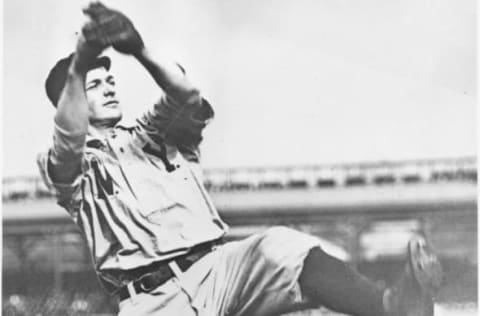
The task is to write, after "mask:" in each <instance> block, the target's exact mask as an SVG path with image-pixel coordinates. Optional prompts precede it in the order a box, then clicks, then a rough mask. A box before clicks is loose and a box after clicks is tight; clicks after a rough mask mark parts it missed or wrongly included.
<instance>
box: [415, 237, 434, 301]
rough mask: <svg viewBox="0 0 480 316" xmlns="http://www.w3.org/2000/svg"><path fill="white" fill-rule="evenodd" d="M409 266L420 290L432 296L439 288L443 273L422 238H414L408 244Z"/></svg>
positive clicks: (430, 249)
mask: <svg viewBox="0 0 480 316" xmlns="http://www.w3.org/2000/svg"><path fill="white" fill-rule="evenodd" d="M408 258H409V265H410V269H411V271H412V274H413V277H414V278H415V281H416V282H417V283H418V285H419V286H420V288H421V289H422V290H423V291H425V292H426V293H428V294H429V295H434V294H435V293H436V292H437V291H438V290H439V289H440V287H441V283H442V278H443V271H442V266H441V265H440V262H439V261H438V258H437V256H436V255H435V254H434V252H433V250H432V248H431V247H430V246H429V245H428V244H427V242H426V240H425V239H424V238H422V237H415V238H413V239H412V240H410V241H409V243H408Z"/></svg>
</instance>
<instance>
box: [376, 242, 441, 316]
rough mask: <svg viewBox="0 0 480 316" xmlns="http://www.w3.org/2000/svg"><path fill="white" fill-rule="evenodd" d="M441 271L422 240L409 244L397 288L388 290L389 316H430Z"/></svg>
mask: <svg viewBox="0 0 480 316" xmlns="http://www.w3.org/2000/svg"><path fill="white" fill-rule="evenodd" d="M441 281H442V268H441V266H440V262H439V261H438V259H437V257H436V256H435V255H434V254H433V252H432V250H431V248H430V247H429V246H428V245H427V243H426V241H425V239H423V238H421V237H416V238H414V239H412V240H410V242H409V243H408V262H407V265H406V267H405V272H404V273H403V275H402V277H401V278H400V280H399V281H398V282H397V284H396V285H395V286H394V287H392V288H390V289H387V292H386V294H385V305H386V309H387V315H388V316H432V315H433V298H432V296H433V294H434V293H435V292H436V291H437V290H438V289H439V288H440V284H441Z"/></svg>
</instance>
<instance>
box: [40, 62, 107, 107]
mask: <svg viewBox="0 0 480 316" xmlns="http://www.w3.org/2000/svg"><path fill="white" fill-rule="evenodd" d="M73 55H74V53H72V54H70V55H69V56H68V57H65V58H62V59H60V60H59V61H58V62H57V63H56V64H55V66H53V68H52V69H51V70H50V73H49V74H48V77H47V80H46V81H45V90H46V91H47V96H48V98H49V99H50V102H52V104H53V106H54V107H57V103H58V99H60V94H61V93H62V90H63V87H64V86H65V82H66V80H67V75H68V68H69V67H70V64H71V63H72V59H73ZM110 65H111V61H110V58H109V57H107V56H101V57H98V58H96V59H94V60H92V62H90V63H89V64H88V65H87V70H92V69H95V68H105V69H106V70H110Z"/></svg>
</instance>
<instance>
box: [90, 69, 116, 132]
mask: <svg viewBox="0 0 480 316" xmlns="http://www.w3.org/2000/svg"><path fill="white" fill-rule="evenodd" d="M85 91H86V96H87V101H88V106H89V119H90V123H91V124H93V125H95V124H100V125H103V126H105V125H107V126H113V125H115V124H116V123H117V122H118V121H120V120H121V118H122V110H121V108H120V103H119V102H118V99H117V97H116V92H115V79H114V78H113V76H112V75H111V74H110V73H109V72H108V71H107V70H106V69H105V68H95V69H92V70H90V71H89V72H87V76H86V79H85Z"/></svg>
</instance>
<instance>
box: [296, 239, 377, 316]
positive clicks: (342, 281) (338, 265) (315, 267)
mask: <svg viewBox="0 0 480 316" xmlns="http://www.w3.org/2000/svg"><path fill="white" fill-rule="evenodd" d="M299 283H300V288H301V289H302V293H303V294H304V295H305V296H306V297H308V298H309V299H310V300H313V301H315V302H317V303H319V304H321V305H323V306H325V307H327V308H329V309H332V310H334V311H337V312H341V313H345V314H350V315H358V316H376V315H379V316H380V315H381V316H383V315H384V314H385V313H384V307H383V295H384V294H383V293H384V289H382V288H380V287H379V286H377V285H376V284H375V283H374V282H372V281H370V280H369V279H367V278H366V277H364V276H363V275H361V274H359V273H358V272H356V271H355V270H353V269H352V268H351V267H349V266H348V265H347V264H346V263H344V262H342V261H340V260H338V259H336V258H334V257H332V256H330V255H329V254H327V253H326V252H324V251H323V250H322V249H321V248H319V247H317V248H313V249H312V250H311V251H310V253H309V254H308V256H307V258H306V259H305V263H304V266H303V270H302V273H301V274H300V278H299Z"/></svg>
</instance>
